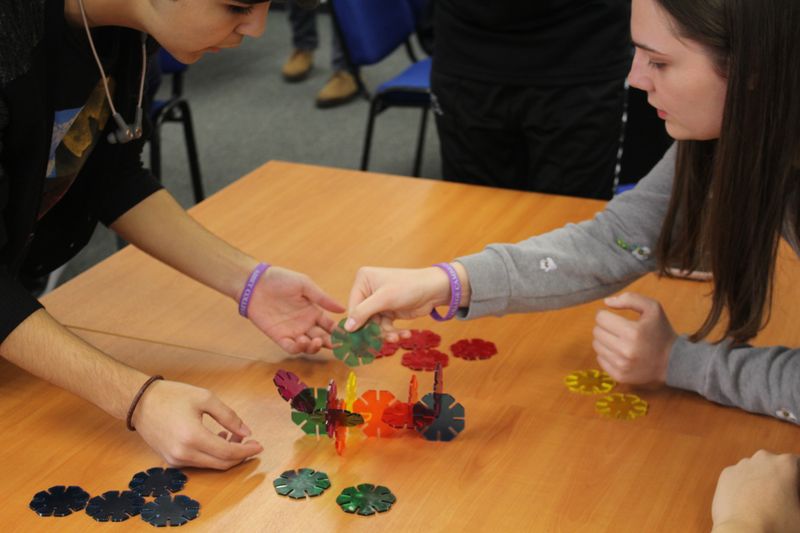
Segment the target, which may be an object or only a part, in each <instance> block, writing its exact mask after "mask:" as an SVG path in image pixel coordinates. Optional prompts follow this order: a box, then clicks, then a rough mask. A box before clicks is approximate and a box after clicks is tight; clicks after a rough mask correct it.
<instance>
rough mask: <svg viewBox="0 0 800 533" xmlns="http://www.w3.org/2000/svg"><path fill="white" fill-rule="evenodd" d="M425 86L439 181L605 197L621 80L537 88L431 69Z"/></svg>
mask: <svg viewBox="0 0 800 533" xmlns="http://www.w3.org/2000/svg"><path fill="white" fill-rule="evenodd" d="M431 92H432V93H433V98H434V105H433V109H434V112H435V114H436V127H437V129H438V131H439V139H440V142H441V153H442V174H443V176H444V179H445V180H448V181H458V182H462V183H473V184H480V185H489V186H492V187H503V188H507V189H521V190H526V191H537V192H545V193H554V194H565V195H570V196H582V197H586V198H601V199H608V198H611V196H612V192H613V191H612V189H613V183H614V168H615V166H616V164H617V151H618V150H619V140H620V131H621V127H622V109H623V104H624V97H625V91H624V80H622V79H620V80H615V81H611V82H601V83H594V84H586V85H576V86H565V87H538V86H528V85H500V84H492V83H483V82H477V81H472V80H466V79H462V78H456V77H452V76H447V75H444V74H441V73H437V72H435V71H434V72H433V73H432V75H431Z"/></svg>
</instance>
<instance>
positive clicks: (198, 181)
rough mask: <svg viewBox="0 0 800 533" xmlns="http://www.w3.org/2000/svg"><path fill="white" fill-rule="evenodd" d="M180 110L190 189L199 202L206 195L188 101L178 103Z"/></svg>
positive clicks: (195, 200) (195, 199) (196, 201)
mask: <svg viewBox="0 0 800 533" xmlns="http://www.w3.org/2000/svg"><path fill="white" fill-rule="evenodd" d="M178 107H179V108H180V110H181V122H182V123H183V134H184V136H185V137H186V154H187V156H188V158H189V172H190V174H191V176H192V191H193V192H194V202H195V203H200V202H202V201H203V200H205V198H206V195H205V192H204V191H203V180H202V177H201V176H200V159H199V158H198V155H197V143H196V142H195V139H194V123H193V122H192V113H191V112H190V111H189V102H187V101H185V100H183V101H181V102H180V103H179V104H178Z"/></svg>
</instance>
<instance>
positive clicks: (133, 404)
mask: <svg viewBox="0 0 800 533" xmlns="http://www.w3.org/2000/svg"><path fill="white" fill-rule="evenodd" d="M159 379H164V376H150V378H148V380H147V381H145V382H144V385H142V386H141V387H140V388H139V392H137V393H136V396H134V397H133V401H132V402H131V406H130V407H129V408H128V416H127V417H125V425H126V426H128V429H129V430H130V431H136V428H135V427H133V424H132V423H131V419H132V418H133V412H134V411H135V410H136V406H137V405H139V400H140V399H141V398H142V394H144V391H146V390H147V387H149V386H150V385H152V384H153V383H154V382H156V381H158V380H159Z"/></svg>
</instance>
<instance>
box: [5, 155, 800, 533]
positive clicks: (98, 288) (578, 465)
mask: <svg viewBox="0 0 800 533" xmlns="http://www.w3.org/2000/svg"><path fill="white" fill-rule="evenodd" d="M602 205H603V204H602V203H601V202H596V201H587V200H577V199H571V198H562V197H556V196H545V195H537V194H527V193H520V192H514V191H502V190H494V189H487V188H481V187H471V186H462V185H456V184H448V183H441V182H436V181H428V180H421V179H408V178H399V177H391V176H384V175H377V174H365V173H359V172H352V171H346V170H336V169H328V168H318V167H312V166H304V165H296V164H287V163H279V162H272V163H269V164H267V165H266V166H264V167H262V168H261V169H259V170H257V171H255V172H253V173H252V174H250V175H248V176H246V177H245V178H243V179H241V180H239V181H237V182H236V183H234V184H233V185H231V186H230V187H228V188H227V189H225V190H223V191H221V192H220V193H218V194H217V195H215V196H213V197H212V198H210V199H209V200H207V201H206V202H204V203H202V204H200V205H199V206H197V207H195V208H194V209H192V211H191V213H192V215H193V216H195V217H196V218H197V219H199V220H200V221H201V222H203V223H204V224H205V225H207V226H208V227H209V228H210V229H211V230H212V231H214V232H215V233H217V234H219V235H220V236H222V237H224V238H225V239H228V240H230V241H232V242H233V243H234V244H236V245H238V246H240V247H242V248H243V249H245V250H247V251H249V252H251V253H253V254H255V255H256V256H258V257H260V258H263V259H264V260H267V261H269V262H272V263H275V264H279V265H283V266H287V267H289V268H293V269H296V270H300V271H303V272H306V273H308V274H309V275H311V276H312V277H313V278H314V279H315V280H316V281H317V282H318V283H319V284H320V285H322V286H323V287H324V288H326V289H327V290H328V291H329V292H331V293H332V294H333V295H334V296H335V297H337V298H338V299H340V300H341V301H343V302H346V299H347V294H348V291H349V288H350V285H351V283H352V280H353V277H354V275H355V271H356V270H357V268H358V267H359V266H361V265H366V264H370V265H387V266H388V265H392V266H422V265H428V264H431V263H433V262H436V261H439V260H447V259H451V258H453V257H456V256H458V255H462V254H466V253H469V252H473V251H477V250H480V249H481V248H482V247H483V246H484V245H485V244H487V243H490V242H496V241H516V240H520V239H523V238H525V237H527V236H529V235H533V234H537V233H541V232H544V231H546V230H549V229H552V228H555V227H558V226H561V225H563V224H564V223H566V222H569V221H579V220H582V219H585V218H587V217H590V216H591V215H592V214H593V213H594V212H596V211H597V210H599V209H601V208H602ZM796 263H797V261H796V259H794V258H789V257H787V258H784V259H782V261H781V264H780V268H779V281H778V288H777V291H776V296H777V301H776V303H775V305H776V310H775V313H774V314H773V317H774V318H773V322H772V323H771V324H770V326H769V327H768V328H767V330H766V331H765V332H764V333H763V334H762V335H761V336H760V337H759V339H758V342H759V343H783V344H789V345H797V344H800V330H799V329H798V328H797V327H795V326H794V324H796V317H797V315H796V313H794V312H793V309H792V304H793V303H794V302H796V301H797V299H798V297H800V294H798V289H796V288H795V287H794V286H793V284H791V283H789V279H790V278H793V279H797V275H798V274H800V270H798V265H797V264H796ZM632 290H636V291H639V292H641V293H643V294H646V295H650V296H654V297H657V298H659V299H660V300H661V301H662V303H663V304H664V306H665V308H666V309H667V311H668V313H669V316H670V318H671V320H672V321H673V325H674V326H675V327H676V328H677V329H678V330H681V331H689V330H691V329H692V328H695V327H696V326H698V325H699V324H700V321H701V319H702V317H703V315H704V311H705V309H706V305H707V301H706V298H705V295H706V294H707V293H708V291H709V286H708V285H706V284H701V283H695V282H688V281H674V280H657V279H656V278H655V277H653V276H649V277H646V278H644V279H642V280H640V281H639V282H637V283H636V284H635V285H634V286H633V287H632ZM45 304H46V306H47V308H48V309H49V310H50V312H51V313H52V314H54V315H55V316H56V317H57V318H58V319H59V320H61V321H62V322H63V323H65V324H68V325H70V326H71V327H73V330H74V331H75V332H77V333H78V334H79V335H81V336H83V337H84V338H86V339H87V340H89V341H90V342H92V343H94V344H96V345H97V346H98V347H99V348H101V349H103V350H105V351H106V352H107V353H109V354H111V355H112V356H113V357H115V358H118V359H120V360H122V361H125V362H127V363H129V364H132V365H135V366H137V367H138V368H141V369H142V370H143V371H145V372H148V373H161V374H165V375H167V376H168V377H170V378H172V379H178V380H182V381H186V382H190V383H193V384H197V385H200V386H204V387H208V388H211V389H213V390H214V391H215V392H216V393H217V394H218V395H219V396H220V397H221V398H222V399H223V400H224V401H225V402H227V403H228V404H229V405H231V406H232V407H233V408H234V409H235V410H236V411H237V412H238V413H239V414H240V415H241V416H242V418H243V419H244V420H245V421H246V422H247V423H248V424H249V425H250V426H251V428H252V429H253V431H254V434H255V436H256V437H257V438H258V439H259V440H260V441H261V442H262V444H264V445H265V448H266V450H265V451H264V452H263V453H262V454H261V455H260V456H259V457H258V458H257V459H255V460H252V461H250V462H247V463H246V464H243V465H241V466H239V467H237V468H234V469H232V470H230V471H228V472H213V471H200V470H192V469H188V470H187V474H188V476H189V483H188V484H187V486H186V488H185V489H184V493H185V494H187V495H189V496H191V497H193V498H195V499H196V500H198V501H199V502H200V503H201V505H202V508H201V514H200V517H199V518H198V519H197V520H195V521H194V522H191V523H189V524H188V525H187V526H185V528H186V529H190V530H197V531H206V530H208V531H226V532H228V531H237V532H239V531H246V532H250V531H304V532H307V531H333V530H339V529H347V530H348V531H350V530H353V531H366V530H375V528H378V529H379V530H381V531H437V530H440V531H445V530H447V531H522V530H525V531H568V532H573V531H613V532H624V531H635V532H641V531H705V530H708V529H709V527H710V505H711V498H712V494H713V490H714V486H715V484H716V480H717V476H718V475H719V472H720V470H721V469H722V468H723V467H724V466H726V465H729V464H733V463H735V462H737V461H738V460H739V459H740V458H742V457H745V456H749V455H751V454H752V453H754V452H755V451H756V450H758V449H759V448H767V449H771V450H774V451H790V452H794V453H800V439H798V436H799V435H800V433H798V428H797V427H795V426H792V425H789V424H786V423H782V422H779V421H777V420H773V419H770V418H768V417H763V416H757V415H752V414H748V413H745V412H742V411H740V410H737V409H730V408H725V407H721V406H718V405H714V404H712V403H710V402H708V401H706V400H704V399H703V398H701V397H699V396H697V395H695V394H691V393H686V392H682V391H677V390H670V389H661V390H648V389H639V390H634V392H636V393H637V394H639V395H640V396H642V397H643V398H644V399H646V400H647V401H648V402H649V404H650V411H649V413H648V415H647V416H645V417H643V418H640V419H637V420H634V421H619V420H610V419H604V418H601V417H600V416H599V415H597V414H596V413H595V410H594V402H595V399H596V398H595V397H592V396H584V395H579V394H575V393H572V392H570V391H568V390H567V388H566V387H565V386H564V384H563V379H564V377H565V376H566V375H567V374H568V373H569V372H571V371H573V370H578V369H588V368H596V367H597V364H596V362H595V356H594V354H593V352H592V348H591V329H592V325H593V320H594V315H595V312H596V311H597V310H598V309H599V308H600V307H601V305H600V304H596V303H595V304H589V305H583V306H579V307H575V308H572V309H567V310H562V311H558V312H550V313H540V314H531V315H516V316H508V317H505V318H502V319H499V318H487V319H483V320H479V321H472V322H465V321H453V322H450V323H445V324H441V325H440V324H437V323H434V322H432V321H431V320H429V319H420V320H418V321H415V322H412V323H411V325H412V326H414V327H422V328H431V329H433V330H435V331H436V332H438V333H439V334H440V335H441V336H442V338H443V345H444V346H445V347H447V346H449V344H451V343H452V342H455V341H456V340H458V339H461V338H466V337H482V338H486V339H490V340H492V341H494V342H495V343H496V344H497V345H498V347H499V349H500V354H499V355H498V356H496V357H495V358H493V359H491V360H488V361H477V362H469V361H463V360H460V359H455V358H451V361H450V366H449V367H447V369H446V371H445V388H446V391H447V392H450V393H451V394H453V395H454V396H455V397H456V398H457V399H458V400H459V401H460V402H461V403H462V404H463V405H464V406H465V408H466V418H467V421H466V430H465V431H464V432H463V433H462V434H461V435H460V436H459V437H458V438H457V439H455V440H454V441H452V442H450V443H437V442H428V441H426V440H423V439H421V438H419V437H418V436H417V435H415V434H413V433H408V434H404V435H403V436H402V437H399V438H391V439H380V440H379V439H364V438H359V437H357V436H355V435H354V433H355V432H351V437H350V440H349V443H348V448H347V451H346V453H345V455H344V456H343V457H339V456H337V455H336V453H335V450H334V446H333V444H332V442H331V441H329V440H327V439H322V440H320V441H317V440H315V439H314V438H313V437H307V436H304V435H303V433H302V432H301V431H300V430H299V429H298V428H297V427H296V426H295V425H294V424H293V423H292V422H291V420H290V417H289V406H288V405H287V404H286V403H285V402H284V401H282V400H281V399H280V398H279V396H278V395H277V393H276V391H275V388H274V386H273V384H272V381H271V379H272V376H273V375H274V373H275V372H276V371H277V370H278V369H280V368H286V369H288V370H291V371H293V372H295V373H297V374H298V375H300V376H301V377H302V378H303V379H304V380H305V381H306V382H307V383H308V384H310V385H313V386H318V387H322V386H324V385H325V384H326V383H327V380H328V379H329V378H331V377H333V378H335V379H336V380H337V382H338V383H339V385H340V388H343V386H344V382H345V379H346V377H347V373H348V368H347V367H345V366H344V365H343V364H342V363H340V362H339V361H336V360H334V359H333V358H332V357H330V355H325V356H315V357H310V358H291V357H286V356H285V355H284V354H283V353H282V352H281V351H280V349H279V348H278V347H277V346H276V345H274V344H273V343H272V342H271V341H269V340H268V339H266V338H265V337H264V336H263V335H261V334H260V333H259V332H258V331H257V330H256V329H255V328H254V327H253V326H251V325H250V324H249V323H248V322H247V321H245V320H243V319H241V318H240V317H239V316H238V315H237V313H236V308H235V304H234V303H233V302H232V301H229V300H227V299H226V298H223V297H222V296H219V295H217V294H215V293H213V292H211V291H210V290H208V289H206V288H204V287H202V286H200V285H198V284H197V283H195V282H193V281H191V280H188V279H186V278H184V277H182V276H181V275H179V274H177V273H175V272H173V271H171V270H170V269H169V268H167V267H164V266H162V265H160V264H158V263H157V262H155V261H154V260H152V259H150V258H148V257H146V256H145V255H144V254H142V253H140V252H138V251H137V250H134V249H132V248H126V249H124V250H122V251H121V252H120V253H117V254H115V255H114V256H112V257H111V258H109V259H108V260H106V261H104V262H103V263H101V264H99V265H98V266H96V267H95V268H93V269H91V270H90V271H88V272H86V273H85V274H83V275H81V276H79V277H77V278H75V279H74V280H72V281H70V282H69V283H67V284H66V285H64V286H63V287H61V288H59V289H58V290H56V291H55V292H54V293H52V294H51V295H49V296H48V297H47V298H45ZM356 372H357V374H358V378H359V388H360V390H361V391H364V390H366V389H372V388H375V389H386V390H389V391H392V392H393V393H395V394H396V395H398V396H402V395H404V394H405V391H406V389H407V384H408V380H409V377H410V375H411V371H409V370H408V369H406V368H404V367H402V366H401V365H400V355H395V356H394V357H390V358H387V359H382V360H378V361H376V362H375V363H374V364H372V365H369V366H365V367H360V368H358V369H357V370H356ZM419 380H420V389H421V391H422V392H425V391H427V390H429V389H430V387H431V381H432V376H431V374H430V373H420V374H419ZM617 390H618V391H623V392H625V391H629V390H631V389H630V388H629V387H623V386H620V387H618V389H617ZM0 415H2V418H3V420H4V421H5V425H4V428H3V430H2V437H3V443H4V445H3V447H2V452H0V453H1V454H2V455H0V459H1V460H2V464H3V465H4V469H3V475H2V477H0V491H2V494H3V500H4V503H3V504H2V506H0V523H2V524H5V525H7V526H8V525H11V526H12V527H11V529H13V527H14V526H16V527H18V528H19V530H20V531H34V530H38V529H41V530H55V529H56V528H57V530H58V531H84V530H94V529H97V530H111V529H115V530H118V529H139V530H149V528H150V526H148V525H146V524H144V523H142V522H141V521H140V520H139V519H133V520H129V521H128V522H124V523H122V524H115V525H110V524H99V523H95V522H94V521H93V520H91V519H90V518H89V517H88V516H86V515H85V514H84V513H77V514H74V515H72V516H69V517H66V518H61V519H55V518H47V519H45V518H39V517H37V516H36V515H35V514H34V513H33V512H32V511H30V510H29V509H28V508H27V506H28V502H29V500H30V498H31V497H32V496H33V494H34V493H36V492H37V491H39V490H42V489H46V488H48V487H50V486H52V485H58V484H65V485H69V484H76V485H80V486H82V487H83V488H84V489H86V490H87V491H88V492H89V493H90V494H93V495H94V494H99V493H101V492H104V491H107V490H113V489H116V490H121V489H124V488H125V487H126V486H127V483H128V481H129V480H130V478H131V476H132V475H133V474H134V473H136V472H138V471H141V470H144V469H146V468H149V467H152V466H158V465H163V464H162V463H161V462H160V460H159V458H158V457H157V456H156V455H155V454H154V452H152V451H151V450H150V449H149V448H148V447H147V446H146V444H145V443H144V442H143V441H142V440H140V439H139V438H138V436H137V435H136V434H134V433H130V432H128V431H126V430H125V428H124V425H123V424H122V423H121V422H119V421H117V420H112V419H110V418H109V417H107V416H106V415H104V414H103V413H102V412H101V411H100V410H99V409H97V408H96V407H94V406H92V405H89V404H87V403H86V402H84V401H82V400H80V399H78V398H76V397H74V396H72V395H70V394H68V393H65V392H63V391H61V390H59V389H57V388H55V387H52V386H50V385H48V384H46V383H43V382H41V381H39V380H37V379H35V378H33V377H31V376H30V375H28V374H26V373H25V372H22V371H20V370H18V369H17V368H16V367H13V366H11V365H10V364H8V363H6V362H4V361H2V362H0ZM300 467H310V468H314V469H318V470H322V471H324V472H327V473H328V475H329V476H330V479H331V480H332V483H333V486H332V488H331V489H329V490H328V491H327V492H326V493H325V494H323V495H322V496H320V497H318V498H315V499H311V500H309V501H294V500H290V499H288V498H284V497H280V496H278V495H276V494H275V491H274V489H273V487H272V480H273V479H274V478H276V477H277V476H278V475H279V474H280V473H281V472H283V471H284V470H289V469H294V468H300ZM358 483H376V484H381V485H386V486H388V487H389V488H391V490H392V491H393V492H394V493H395V494H396V496H397V499H398V500H397V503H396V504H395V506H394V508H393V509H391V510H390V511H389V512H388V513H385V514H383V515H379V516H373V517H361V516H353V515H348V514H345V513H343V512H342V511H341V510H340V509H339V508H338V506H337V505H336V503H335V500H336V496H337V495H338V494H339V492H340V491H341V490H342V489H343V488H345V487H347V486H351V485H354V484H358Z"/></svg>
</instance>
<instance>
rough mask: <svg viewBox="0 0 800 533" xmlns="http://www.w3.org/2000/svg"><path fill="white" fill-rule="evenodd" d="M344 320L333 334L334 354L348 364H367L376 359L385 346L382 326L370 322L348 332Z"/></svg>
mask: <svg viewBox="0 0 800 533" xmlns="http://www.w3.org/2000/svg"><path fill="white" fill-rule="evenodd" d="M344 322H345V319H344V318H343V319H342V320H341V321H340V322H339V325H338V326H337V327H336V328H334V330H333V333H332V334H331V341H332V342H333V355H335V356H336V358H337V359H339V360H341V361H342V362H344V364H346V365H347V366H358V365H366V364H369V363H371V362H372V361H374V360H375V357H376V356H377V355H378V353H380V351H381V348H382V346H383V340H382V339H381V327H380V326H379V325H378V324H376V323H375V322H369V323H367V325H365V326H364V327H363V328H361V329H359V330H357V331H353V332H348V331H346V330H345V329H344Z"/></svg>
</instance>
